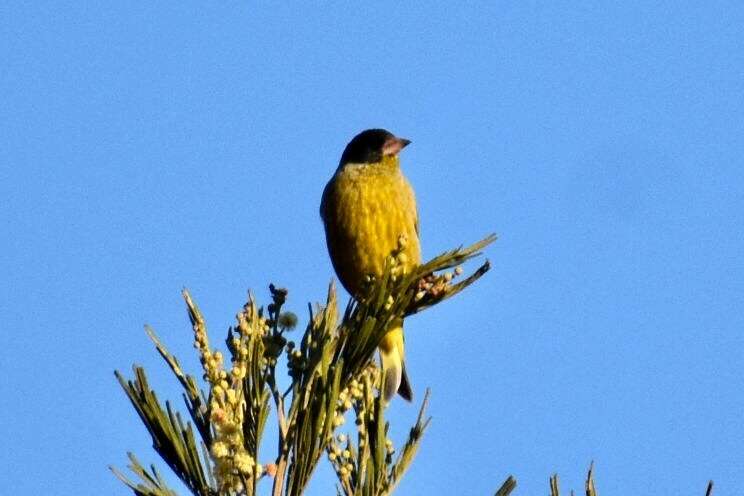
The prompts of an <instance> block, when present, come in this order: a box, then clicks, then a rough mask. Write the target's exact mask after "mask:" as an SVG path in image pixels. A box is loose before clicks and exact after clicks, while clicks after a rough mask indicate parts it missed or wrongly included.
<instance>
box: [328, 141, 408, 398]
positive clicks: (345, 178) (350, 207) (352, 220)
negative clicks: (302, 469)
mask: <svg viewBox="0 0 744 496" xmlns="http://www.w3.org/2000/svg"><path fill="white" fill-rule="evenodd" d="M409 143H410V141H409V140H407V139H403V138H398V137H396V136H395V135H393V134H392V133H390V132H388V131H386V130H384V129H368V130H366V131H363V132H361V133H359V134H358V135H356V136H355V137H354V138H353V139H352V140H351V141H350V142H349V144H348V145H346V149H345V150H344V152H343V154H342V155H341V161H340V162H339V164H338V169H336V172H335V174H334V175H333V177H332V178H331V180H330V181H329V182H328V184H327V185H326V187H325V190H324V191H323V199H322V201H321V204H320V216H321V217H322V219H323V224H324V226H325V233H326V242H327V244H328V252H329V253H330V256H331V261H332V262H333V268H334V269H335V270H336V274H337V275H338V278H339V279H340V280H341V284H343V286H344V287H345V288H346V290H347V291H348V292H349V293H351V294H352V295H353V296H354V297H356V298H360V297H361V296H363V290H364V288H365V282H366V281H367V280H368V278H369V276H372V277H380V276H381V275H382V274H383V270H384V267H385V259H386V258H387V257H388V256H389V255H390V254H391V253H392V252H394V251H395V250H400V253H399V254H398V256H397V261H398V264H399V266H401V268H402V269H403V270H404V271H407V270H408V269H410V268H411V267H414V266H416V265H418V264H419V263H420V262H421V248H420V245H419V238H418V214H417V212H416V198H415V196H414V193H413V189H412V188H411V185H410V184H409V183H408V180H407V179H406V178H405V176H403V173H402V172H401V170H400V159H399V157H398V154H399V153H400V151H401V150H402V149H403V148H405V147H406V146H407V145H408V144H409ZM379 350H380V358H381V362H382V371H383V377H384V382H383V391H382V394H383V397H384V398H385V401H390V399H391V398H392V397H393V396H394V395H395V393H396V392H397V393H398V394H400V395H401V396H402V397H403V398H405V399H406V400H408V401H411V399H412V398H413V391H412V389H411V384H410V382H409V381H408V376H407V374H406V367H405V347H404V343H403V321H402V320H399V321H397V322H395V323H394V324H393V325H391V327H390V329H389V330H388V332H387V334H386V335H385V336H384V338H383V339H382V342H380V345H379Z"/></svg>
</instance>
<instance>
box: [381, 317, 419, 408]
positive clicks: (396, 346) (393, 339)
mask: <svg viewBox="0 0 744 496" xmlns="http://www.w3.org/2000/svg"><path fill="white" fill-rule="evenodd" d="M380 361H381V362H382V374H383V384H382V395H383V398H384V399H385V401H386V402H389V401H390V400H391V399H392V398H393V396H395V393H396V392H397V393H398V394H400V396H401V397H402V398H403V399H405V400H406V401H411V400H413V389H411V383H410V381H409V380H408V374H406V365H405V347H404V344H403V323H402V322H399V323H397V324H396V325H394V326H392V327H391V329H390V330H389V331H388V333H387V334H385V337H384V338H382V341H381V342H380Z"/></svg>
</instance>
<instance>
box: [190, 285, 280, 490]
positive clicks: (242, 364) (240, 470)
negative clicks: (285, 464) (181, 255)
mask: <svg viewBox="0 0 744 496" xmlns="http://www.w3.org/2000/svg"><path fill="white" fill-rule="evenodd" d="M237 320H238V326H237V328H236V334H234V335H233V336H232V338H231V341H230V345H231V346H230V351H231V352H232V368H231V369H230V371H229V372H228V371H226V370H224V366H223V360H224V359H223V356H222V353H221V352H219V351H215V352H212V351H211V350H210V349H209V343H208V341H207V338H206V331H205V330H204V329H203V327H201V326H200V328H199V329H197V326H195V328H194V329H195V334H196V347H197V349H198V350H199V354H200V356H201V362H202V366H203V368H204V378H205V380H206V381H207V382H208V383H209V384H210V386H211V394H210V399H209V411H210V421H211V423H212V426H213V427H214V430H215V437H214V439H213V441H212V445H211V447H210V452H211V455H212V459H213V461H214V474H215V478H216V479H217V481H218V484H219V486H220V488H221V491H224V492H228V493H229V492H231V491H232V492H240V491H243V490H244V487H243V481H244V480H246V479H250V478H253V477H255V478H257V477H259V476H260V475H261V473H262V471H263V468H262V467H261V465H259V464H257V463H256V460H255V459H254V458H253V456H252V455H251V454H250V453H248V451H247V450H246V449H245V446H244V439H243V418H244V411H245V408H246V405H245V401H246V400H245V396H244V393H243V379H244V378H245V375H246V373H247V370H248V361H249V360H251V359H254V358H255V357H252V356H251V355H252V350H253V349H254V345H255V343H262V342H263V341H262V340H263V339H264V337H265V336H266V334H267V333H268V331H269V326H268V324H267V322H266V319H264V318H262V317H261V316H260V314H259V312H258V309H257V308H256V304H255V302H254V301H253V300H252V299H251V300H250V301H249V302H248V304H247V305H246V306H245V308H244V310H243V312H241V313H239V314H238V316H237ZM262 348H263V347H262V346H260V347H259V348H258V349H259V350H262Z"/></svg>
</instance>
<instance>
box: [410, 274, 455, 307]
mask: <svg viewBox="0 0 744 496" xmlns="http://www.w3.org/2000/svg"><path fill="white" fill-rule="evenodd" d="M461 274H462V267H455V270H454V271H452V272H445V273H443V274H429V275H428V276H424V277H422V278H421V280H419V282H418V286H417V290H418V291H417V292H416V296H415V298H414V299H415V301H420V300H422V299H423V298H424V297H425V296H427V295H428V296H429V297H430V298H432V299H439V298H441V297H442V296H444V295H445V294H446V293H447V289H448V288H449V286H450V284H451V283H452V280H453V279H455V278H456V277H458V276H460V275H461Z"/></svg>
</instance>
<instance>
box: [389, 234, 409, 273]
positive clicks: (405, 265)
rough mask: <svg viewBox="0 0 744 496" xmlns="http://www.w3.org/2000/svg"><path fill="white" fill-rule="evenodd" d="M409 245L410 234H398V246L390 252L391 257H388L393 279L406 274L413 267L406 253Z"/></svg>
mask: <svg viewBox="0 0 744 496" xmlns="http://www.w3.org/2000/svg"><path fill="white" fill-rule="evenodd" d="M407 247H408V236H406V235H405V234H401V235H400V236H398V246H397V247H396V248H395V250H393V252H392V253H391V254H390V257H388V263H389V264H390V277H391V278H392V280H393V281H395V280H397V279H398V277H400V276H404V275H406V273H407V272H408V269H410V268H411V264H410V260H409V258H408V255H407V254H406V248H407Z"/></svg>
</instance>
